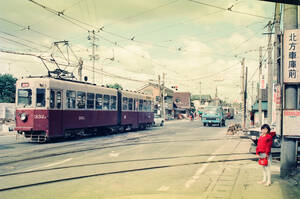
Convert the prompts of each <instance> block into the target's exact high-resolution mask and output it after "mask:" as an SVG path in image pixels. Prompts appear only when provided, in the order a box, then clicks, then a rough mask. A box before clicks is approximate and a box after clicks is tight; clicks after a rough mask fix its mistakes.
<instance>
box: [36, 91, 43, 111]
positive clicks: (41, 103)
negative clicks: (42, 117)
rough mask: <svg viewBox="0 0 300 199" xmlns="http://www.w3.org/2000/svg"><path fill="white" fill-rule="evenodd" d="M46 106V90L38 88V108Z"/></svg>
mask: <svg viewBox="0 0 300 199" xmlns="http://www.w3.org/2000/svg"><path fill="white" fill-rule="evenodd" d="M44 106H45V89H44V88H37V89H36V107H44Z"/></svg>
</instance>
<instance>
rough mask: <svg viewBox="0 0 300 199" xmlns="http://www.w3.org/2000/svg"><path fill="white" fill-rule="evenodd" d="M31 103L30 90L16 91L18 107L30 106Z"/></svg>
mask: <svg viewBox="0 0 300 199" xmlns="http://www.w3.org/2000/svg"><path fill="white" fill-rule="evenodd" d="M31 101H32V91H31V89H19V90H18V105H24V106H30V105H31Z"/></svg>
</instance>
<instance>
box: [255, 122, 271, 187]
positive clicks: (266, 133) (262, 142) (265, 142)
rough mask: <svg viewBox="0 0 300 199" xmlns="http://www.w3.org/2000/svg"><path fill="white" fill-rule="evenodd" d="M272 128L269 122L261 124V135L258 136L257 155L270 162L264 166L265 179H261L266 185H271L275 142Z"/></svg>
mask: <svg viewBox="0 0 300 199" xmlns="http://www.w3.org/2000/svg"><path fill="white" fill-rule="evenodd" d="M270 131H271V128H270V126H269V125H268V124H264V125H262V126H261V135H260V137H259V138H258V142H257V147H256V155H257V156H258V157H259V158H267V160H268V164H267V165H266V166H262V169H263V179H262V181H259V182H258V183H259V184H264V185H265V186H270V185H271V160H272V156H271V147H272V143H273V134H272V133H270Z"/></svg>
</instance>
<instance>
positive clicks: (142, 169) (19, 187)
mask: <svg viewBox="0 0 300 199" xmlns="http://www.w3.org/2000/svg"><path fill="white" fill-rule="evenodd" d="M209 155H211V154H209ZM229 155H231V154H229ZM248 160H257V158H256V157H253V158H237V159H228V158H227V159H224V160H212V161H196V162H187V163H180V164H165V165H154V166H150V167H141V168H135V169H126V170H117V171H110V172H101V173H94V174H87V175H78V176H74V177H68V178H58V179H54V180H45V181H40V182H35V183H28V184H23V185H18V186H11V187H4V188H0V192H5V191H10V190H17V189H23V188H29V187H35V186H40V185H47V184H53V183H59V182H66V181H72V180H80V179H84V178H91V177H99V176H107V175H115V174H123V173H133V172H141V171H147V170H156V169H164V168H173V167H182V166H192V165H199V164H213V163H225V162H235V161H248ZM140 161H145V159H144V160H140ZM102 164H103V163H102ZM74 166H75V165H74ZM77 166H79V165H77ZM81 166H82V165H81ZM89 166H94V165H89ZM70 168H71V166H70ZM61 169H63V168H61ZM46 170H49V169H46ZM46 170H42V171H46ZM38 172H39V171H38ZM23 174H25V173H23ZM7 175H9V174H6V176H7ZM1 177H4V176H1Z"/></svg>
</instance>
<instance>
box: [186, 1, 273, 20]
mask: <svg viewBox="0 0 300 199" xmlns="http://www.w3.org/2000/svg"><path fill="white" fill-rule="evenodd" d="M187 1H190V2H193V3H196V4H200V5H204V6H208V7H212V8H216V9H221V10H226V11H228V12H232V13H237V14H241V15H248V16H252V17H259V18H263V19H272V18H270V17H265V16H261V15H256V14H251V13H247V12H242V11H238V10H232V7H231V8H223V7H220V6H215V5H212V4H208V3H204V2H200V1H196V0H187Z"/></svg>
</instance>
